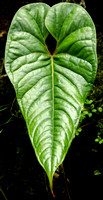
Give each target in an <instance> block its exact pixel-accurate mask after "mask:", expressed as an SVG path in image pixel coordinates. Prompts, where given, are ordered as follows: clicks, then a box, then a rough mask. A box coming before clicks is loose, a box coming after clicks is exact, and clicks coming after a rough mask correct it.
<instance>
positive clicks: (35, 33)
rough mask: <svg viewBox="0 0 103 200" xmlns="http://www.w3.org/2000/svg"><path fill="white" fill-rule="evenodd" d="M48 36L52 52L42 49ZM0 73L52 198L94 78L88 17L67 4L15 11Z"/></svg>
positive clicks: (92, 34)
mask: <svg viewBox="0 0 103 200" xmlns="http://www.w3.org/2000/svg"><path fill="white" fill-rule="evenodd" d="M49 35H51V36H52V37H53V38H54V40H56V48H55V51H54V52H53V53H51V52H50V50H49V49H48V46H47V44H46V39H47V37H48V38H49ZM5 69H6V72H7V74H8V76H9V78H10V80H11V82H12V84H13V86H14V88H15V91H16V96H17V100H18V104H19V106H20V109H21V112H22V114H23V116H24V119H25V121H26V125H27V128H28V134H29V137H30V140H31V143H32V145H33V148H34V150H35V154H36V156H37V159H38V161H39V163H40V164H41V166H42V167H43V168H44V170H45V171H46V173H47V175H48V178H49V182H50V188H51V191H52V193H53V175H54V172H55V170H56V169H57V167H58V166H59V165H60V164H61V163H62V162H63V160H64V158H65V156H66V154H67V151H68V149H69V147H70V145H71V142H72V140H73V138H74V137H75V132H76V129H77V126H78V123H79V120H80V116H81V110H82V108H83V104H84V102H85V99H86V97H87V95H88V93H89V91H90V89H91V87H92V85H93V82H94V79H95V76H96V71H97V56H96V31H95V26H94V24H93V21H92V19H91V17H90V16H89V14H88V13H87V12H86V11H85V9H83V8H82V7H81V6H79V5H77V4H71V3H59V4H56V5H54V6H53V7H51V8H50V7H49V6H48V5H46V4H43V3H33V4H29V5H26V6H24V7H22V8H20V9H19V10H18V11H17V13H16V14H15V16H14V18H13V21H12V23H11V26H10V29H9V32H8V37H7V43H6V50H5Z"/></svg>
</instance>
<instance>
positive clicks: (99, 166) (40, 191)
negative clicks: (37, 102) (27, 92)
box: [0, 0, 103, 200]
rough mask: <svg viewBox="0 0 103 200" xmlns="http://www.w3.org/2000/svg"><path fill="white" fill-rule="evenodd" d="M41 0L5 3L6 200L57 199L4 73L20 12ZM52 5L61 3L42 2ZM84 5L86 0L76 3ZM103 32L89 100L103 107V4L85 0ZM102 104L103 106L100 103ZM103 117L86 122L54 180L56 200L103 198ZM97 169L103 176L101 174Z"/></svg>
mask: <svg viewBox="0 0 103 200" xmlns="http://www.w3.org/2000/svg"><path fill="white" fill-rule="evenodd" d="M33 2H40V1H29V0H28V1H23V0H15V1H12V0H0V75H1V78H0V200H12V199H13V200H18V199H22V200H35V199H37V200H41V199H45V200H52V199H53V197H52V196H51V193H50V190H49V186H48V179H47V177H46V174H45V172H44V171H43V169H42V167H41V166H40V165H39V163H38V162H37V159H36V157H35V153H34V150H33V148H32V145H31V143H30V140H29V137H28V133H27V129H26V125H25V122H24V119H23V117H22V115H21V113H20V110H19V107H18V104H17V102H16V98H15V92H14V89H13V87H12V85H11V83H10V81H9V79H8V78H7V77H3V76H4V75H5V70H4V64H3V63H4V50H5V43H6V37H7V32H8V29H9V26H10V23H11V20H12V18H13V16H14V14H15V12H16V11H17V10H18V9H19V8H20V7H21V6H23V5H25V4H27V3H33ZM42 2H44V3H47V4H49V5H50V6H52V5H54V4H55V3H59V2H61V1H55V0H54V1H50V0H49V1H45V0H44V1H42ZM76 2H77V3H79V2H80V1H76ZM85 3H86V10H87V11H88V12H89V14H90V15H91V17H92V19H93V21H94V23H95V25H96V29H97V44H98V48H97V50H98V60H99V62H98V63H99V66H98V73H97V78H96V81H95V85H94V87H93V90H92V91H91V93H90V95H89V97H88V98H89V99H93V100H94V102H95V103H94V104H95V106H96V107H98V106H101V105H102V104H103V93H102V92H103V89H102V88H103V82H102V81H103V65H102V64H103V58H102V57H103V25H102V18H103V16H102V15H103V14H102V1H99V0H98V1H96V0H95V1H90V0H85ZM98 102H99V103H98ZM98 122H101V123H102V122H103V113H94V114H93V117H92V118H88V117H87V118H86V119H85V120H84V121H83V123H82V126H83V127H84V128H83V130H82V133H80V135H79V136H78V137H77V136H76V138H75V139H74V141H73V142H72V145H71V147H70V149H69V151H68V154H67V156H66V159H65V161H64V163H63V165H62V166H60V168H59V169H58V171H57V172H56V174H55V177H54V193H55V195H56V198H55V199H56V200H77V199H78V200H84V199H88V200H92V199H94V198H97V200H102V199H103V194H102V186H103V144H99V143H96V142H95V138H96V137H97V132H98V131H103V130H102V129H100V127H99V128H98ZM96 171H97V172H100V174H98V173H97V176H96Z"/></svg>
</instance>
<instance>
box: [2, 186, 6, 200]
mask: <svg viewBox="0 0 103 200" xmlns="http://www.w3.org/2000/svg"><path fill="white" fill-rule="evenodd" d="M0 192H1V193H2V195H3V197H4V199H5V200H7V197H6V196H5V193H4V192H3V190H2V188H0Z"/></svg>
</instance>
